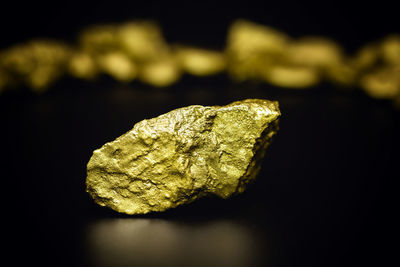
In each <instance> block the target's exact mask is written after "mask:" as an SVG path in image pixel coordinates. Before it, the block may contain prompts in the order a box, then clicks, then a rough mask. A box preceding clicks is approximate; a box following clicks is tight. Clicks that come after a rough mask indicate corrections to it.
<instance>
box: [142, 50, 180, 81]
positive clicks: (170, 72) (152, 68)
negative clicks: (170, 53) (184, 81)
mask: <svg viewBox="0 0 400 267" xmlns="http://www.w3.org/2000/svg"><path fill="white" fill-rule="evenodd" d="M181 74H182V71H181V69H180V68H179V64H178V63H177V62H176V60H175V59H174V58H172V57H166V58H162V59H160V60H157V61H153V62H148V63H146V64H143V65H141V68H140V70H139V79H140V80H141V81H142V82H144V83H147V84H150V85H152V86H155V87H166V86H169V85H171V84H173V83H175V82H176V81H177V80H179V78H180V77H181Z"/></svg>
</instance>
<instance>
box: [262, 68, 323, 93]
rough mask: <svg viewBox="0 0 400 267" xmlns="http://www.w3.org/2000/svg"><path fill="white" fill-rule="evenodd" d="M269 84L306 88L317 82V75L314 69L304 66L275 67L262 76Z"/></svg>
mask: <svg viewBox="0 0 400 267" xmlns="http://www.w3.org/2000/svg"><path fill="white" fill-rule="evenodd" d="M263 78H264V79H265V81H267V82H268V83H270V84H273V85H276V86H280V87H287V88H306V87H311V86H313V85H315V84H317V83H318V82H319V75H318V73H317V72H316V70H315V69H314V68H311V67H306V66H285V65H275V66H272V67H270V68H269V69H268V70H267V71H266V72H265V73H264V75H263Z"/></svg>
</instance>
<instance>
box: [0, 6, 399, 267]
mask: <svg viewBox="0 0 400 267" xmlns="http://www.w3.org/2000/svg"><path fill="white" fill-rule="evenodd" d="M394 3H395V1H392V2H391V1H379V2H371V3H368V2H365V3H362V2H360V3H359V2H358V1H357V2H356V1H354V2H352V1H317V0H314V1H288V0H286V1H273V2H272V1H264V2H263V3H256V2H255V1H246V2H242V3H228V4H226V3H221V2H217V1H212V2H211V1H210V3H208V2H205V1H202V2H201V3H200V2H198V3H194V2H193V1H187V3H185V4H182V3H175V2H173V1H163V2H160V3H154V1H140V2H137V1H129V2H125V1H112V2H110V1H53V2H51V3H48V2H44V1H30V2H27V3H21V2H2V4H1V9H0V10H1V16H0V30H1V43H0V48H5V47H8V46H10V45H13V44H15V43H19V42H23V41H26V40H29V39H32V38H36V37H49V38H55V39H62V40H67V41H68V42H70V43H74V42H75V36H76V34H77V33H78V32H79V30H80V29H81V28H82V27H85V26H88V25H91V24H97V23H101V22H118V21H125V20H128V19H135V18H145V19H147V18H153V19H156V20H157V21H159V22H160V23H161V25H162V27H163V29H164V33H165V35H166V38H167V40H168V42H182V43H188V44H194V45H198V46H205V47H214V48H218V49H222V48H223V46H224V44H225V37H226V31H227V28H228V26H229V25H230V23H231V22H232V21H233V20H235V19H236V18H247V19H250V20H254V21H256V22H259V23H263V24H267V25H270V26H273V27H276V28H278V29H280V30H283V31H284V32H287V33H288V34H290V35H291V36H294V37H298V36H303V35H309V34H318V35H323V36H328V37H332V38H334V39H335V40H337V41H338V42H339V43H340V44H342V45H343V46H344V48H345V49H346V51H347V52H353V51H355V50H356V49H357V48H358V47H360V46H361V45H363V44H365V43H366V42H369V41H373V40H376V39H378V38H381V37H383V36H385V35H386V34H388V33H391V32H396V31H397V32H398V31H399V28H398V9H396V8H395V7H394ZM252 97H256V98H267V99H273V100H278V101H279V102H280V107H281V110H282V114H283V115H282V120H281V124H280V125H281V129H280V131H279V133H278V135H277V136H276V138H275V140H274V142H273V144H272V146H271V147H270V149H269V151H268V153H267V156H266V159H265V161H264V165H263V168H262V172H261V173H260V175H259V177H258V180H257V181H256V183H255V184H253V186H251V187H250V188H248V190H247V191H245V193H244V194H242V195H240V196H237V197H234V198H232V199H230V200H227V201H224V200H220V199H203V200H199V201H197V202H195V203H193V204H191V205H188V206H185V207H180V208H177V209H175V210H171V211H169V212H166V213H163V214H154V215H150V216H141V217H128V216H124V215H120V214H117V213H115V212H113V211H111V210H108V209H106V208H101V207H99V206H97V205H96V204H94V203H93V201H92V200H91V199H90V197H89V195H88V194H87V193H86V192H85V178H86V163H87V162H88V160H89V158H90V156H91V153H92V151H93V150H94V149H96V148H99V147H100V146H101V145H103V144H104V143H105V142H108V141H111V140H113V139H114V138H116V137H118V136H120V135H121V134H122V133H124V132H126V131H128V130H130V129H131V128H132V127H133V125H134V124H135V123H136V122H138V121H140V120H142V119H144V118H151V117H154V116H157V115H159V114H162V113H165V112H167V111H170V110H171V109H174V108H178V107H182V106H187V105H191V104H202V105H222V104H228V103H230V102H232V101H235V100H240V99H245V98H252ZM399 123H400V112H399V111H395V110H394V109H393V108H392V107H391V105H390V103H389V102H386V101H377V100H373V99H370V98H368V97H367V96H365V95H364V94H362V93H361V92H359V91H357V90H355V91H353V90H344V89H340V88H334V87H333V86H332V85H327V84H322V85H320V86H318V87H317V88H314V89H310V90H304V91H297V90H284V89H278V88H272V87H269V86H267V85H251V84H244V85H234V84H232V83H231V82H229V81H228V79H226V78H225V77H216V78H206V79H194V78H188V77H186V78H185V79H184V80H183V81H181V82H180V83H178V84H177V85H174V86H173V87H171V88H167V89H160V90H157V89H153V88H149V87H146V86H144V85H142V84H139V83H137V82H134V83H133V84H131V85H118V84H117V83H116V82H114V81H112V80H111V79H107V78H102V79H101V80H100V81H98V82H95V83H86V82H83V81H76V80H68V79H62V80H61V81H60V82H58V83H57V84H56V85H55V86H53V88H51V90H50V91H49V92H46V93H44V94H43V95H34V94H31V93H28V92H26V89H25V90H24V89H22V90H21V91H17V92H8V93H6V94H3V95H0V138H1V140H2V153H1V157H2V158H1V165H0V166H1V174H0V176H1V181H2V182H3V184H2V187H1V188H2V190H3V192H2V194H1V196H2V207H3V209H2V221H3V225H4V226H3V227H2V230H3V235H2V239H1V240H2V243H3V244H4V245H5V248H6V249H5V254H6V259H3V261H4V262H5V263H7V260H8V259H9V260H11V261H9V262H8V266H36V265H37V266H69V267H70V266H99V267H101V266H112V267H119V266H139V267H140V266H291V267H292V266H307V267H308V266H367V265H372V266H389V263H390V260H391V259H393V258H394V257H395V256H396V255H397V254H398V252H397V250H396V248H395V246H392V243H393V241H396V238H395V236H394V233H395V231H394V229H395V226H396V225H397V223H395V222H394V217H395V216H394V215H395V214H396V213H397V198H398V197H397V195H398V193H397V187H396V186H395V181H396V179H398V173H399V165H398V164H399V151H400V144H399V142H400V141H399V136H400V129H399V125H400V124H399ZM3 253H4V250H3ZM395 265H396V264H394V263H391V264H390V266H395Z"/></svg>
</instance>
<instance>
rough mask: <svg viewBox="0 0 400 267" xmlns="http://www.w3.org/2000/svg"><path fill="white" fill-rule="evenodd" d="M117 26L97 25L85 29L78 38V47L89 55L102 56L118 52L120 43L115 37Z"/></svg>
mask: <svg viewBox="0 0 400 267" xmlns="http://www.w3.org/2000/svg"><path fill="white" fill-rule="evenodd" d="M117 28H118V27H117V26H115V25H99V26H92V27H89V28H87V29H85V30H84V31H83V32H82V33H81V34H80V36H79V45H80V46H81V47H82V49H83V50H84V51H85V52H87V53H91V54H102V53H106V52H109V51H114V50H119V49H120V43H119V40H118V36H117Z"/></svg>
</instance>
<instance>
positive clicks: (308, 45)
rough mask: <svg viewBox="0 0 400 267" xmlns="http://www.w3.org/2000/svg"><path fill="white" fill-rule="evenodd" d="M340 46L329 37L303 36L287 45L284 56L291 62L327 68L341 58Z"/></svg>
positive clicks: (338, 61) (337, 62)
mask: <svg viewBox="0 0 400 267" xmlns="http://www.w3.org/2000/svg"><path fill="white" fill-rule="evenodd" d="M342 57H343V55H342V51H341V49H340V46H339V45H338V44H336V43H335V42H334V41H332V40H330V39H325V38H321V37H304V38H301V39H300V40H297V41H296V42H292V43H291V44H290V45H288V47H287V50H286V51H285V58H286V60H288V61H289V62H290V63H291V64H294V65H301V66H309V67H316V68H322V69H323V68H329V67H331V66H335V65H337V64H339V63H340V62H341V60H342Z"/></svg>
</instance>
